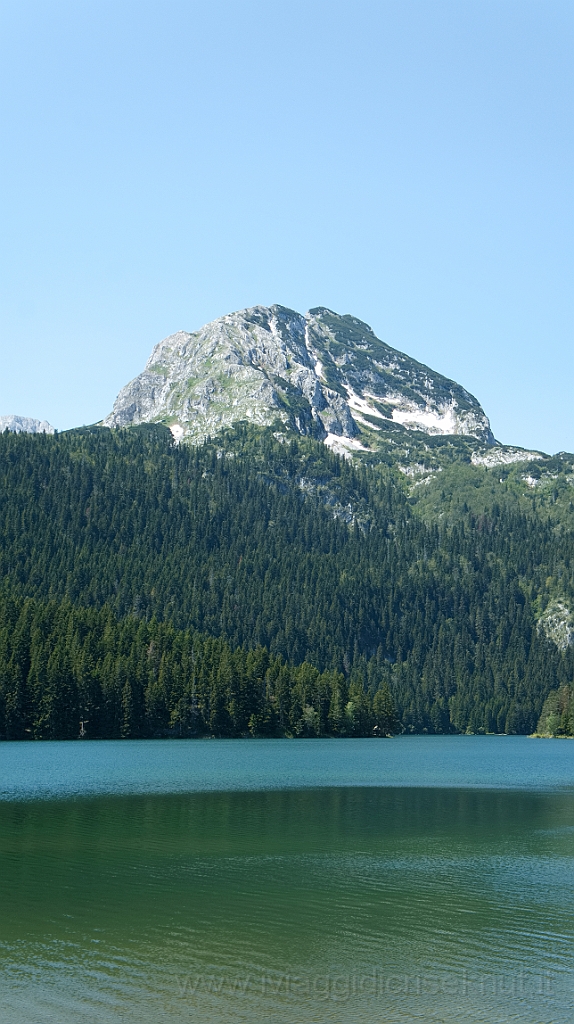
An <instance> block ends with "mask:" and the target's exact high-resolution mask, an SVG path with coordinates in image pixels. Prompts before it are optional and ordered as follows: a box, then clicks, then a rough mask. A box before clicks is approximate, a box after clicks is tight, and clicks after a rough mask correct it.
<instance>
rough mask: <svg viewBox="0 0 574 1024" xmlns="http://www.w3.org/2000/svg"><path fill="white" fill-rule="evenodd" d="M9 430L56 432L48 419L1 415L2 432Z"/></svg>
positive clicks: (25, 432) (0, 427) (27, 432)
mask: <svg viewBox="0 0 574 1024" xmlns="http://www.w3.org/2000/svg"><path fill="white" fill-rule="evenodd" d="M4 430H9V431H10V433H12V434H55V433H56V431H55V430H54V427H53V426H52V425H51V424H50V423H48V422H47V420H34V419H31V418H30V417H29V416H0V433H3V431H4Z"/></svg>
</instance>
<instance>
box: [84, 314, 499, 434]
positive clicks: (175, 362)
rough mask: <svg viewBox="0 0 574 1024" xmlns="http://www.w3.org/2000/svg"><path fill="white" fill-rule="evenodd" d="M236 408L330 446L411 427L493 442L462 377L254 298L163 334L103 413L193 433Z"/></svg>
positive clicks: (355, 330)
mask: <svg viewBox="0 0 574 1024" xmlns="http://www.w3.org/2000/svg"><path fill="white" fill-rule="evenodd" d="M241 420H247V421H250V422H252V423H255V424H258V425H260V426H271V425H275V426H276V427H278V428H279V429H288V430H291V431H296V432H297V433H299V434H307V435H312V436H313V437H316V438H318V439H319V440H322V441H324V442H325V443H326V444H327V445H328V446H329V447H331V448H332V449H333V450H335V451H337V452H339V453H344V452H352V451H356V452H360V451H362V452H367V453H368V452H376V451H379V450H381V449H385V448H388V446H389V444H390V445H391V446H394V447H395V448H396V447H397V446H398V447H399V448H400V447H401V445H402V446H403V447H404V444H405V441H406V440H407V438H408V435H409V434H410V433H414V434H416V435H417V436H420V435H423V436H424V435H426V436H428V437H437V436H439V437H440V436H465V437H467V438H471V439H474V441H475V442H480V446H479V447H481V448H488V447H489V446H493V445H495V443H496V442H495V439H494V437H493V435H492V431H491V429H490V423H489V421H488V418H487V416H486V414H485V412H484V410H483V409H482V407H481V405H480V404H479V402H478V401H477V400H476V398H474V397H473V395H471V394H470V393H469V392H468V391H466V390H465V389H464V388H463V387H461V386H460V385H459V384H456V383H455V382H454V381H452V380H449V379H448V378H447V377H443V376H442V375H441V374H440V373H436V372H435V371H434V370H431V369H430V368H429V367H428V366H424V365H423V364H422V363H419V362H417V361H416V360H415V359H411V358H410V357H409V356H407V355H404V354H403V353H402V352H399V351H397V349H394V348H391V347H390V346H389V345H387V344H385V342H383V341H380V340H379V339H378V338H377V337H376V335H375V334H374V333H373V331H372V329H371V328H370V327H369V326H368V324H365V323H363V321H362V320H358V319H357V318H356V317H353V316H340V315H339V314H337V313H333V312H332V311H331V310H329V309H325V308H323V307H318V308H316V309H311V310H309V312H308V313H306V314H305V315H302V314H300V313H296V312H295V311H294V310H291V309H287V308H285V307H284V306H278V305H274V306H270V307H265V306H254V307H253V308H252V309H244V310H241V311H240V312H238V313H230V314H229V315H227V316H222V317H220V318H219V319H217V320H214V321H213V322H212V323H209V324H207V325H206V326H205V327H202V328H201V330H199V331H195V332H194V333H191V334H189V333H187V332H185V331H179V332H178V333H177V334H173V335H171V336H170V337H168V338H165V339H164V341H161V342H160V343H159V345H156V347H155V348H154V350H153V352H152V354H151V356H150V358H149V360H148V362H147V364H146V367H145V369H144V371H143V373H141V374H140V375H139V376H138V377H136V378H135V380H133V381H131V383H129V384H128V385H127V386H126V387H124V388H123V389H122V391H121V392H120V394H119V395H118V397H117V399H116V402H115V404H114V407H113V410H112V412H111V413H110V415H109V416H107V417H106V419H105V420H104V421H103V422H104V424H105V425H106V426H108V427H125V426H131V425H134V424H138V423H163V424H165V425H166V426H169V428H170V429H171V431H172V433H173V435H174V437H175V438H176V439H177V440H182V439H184V438H185V439H188V440H190V441H196V442H197V441H201V440H203V439H204V438H205V437H208V436H213V435H215V434H217V433H218V432H219V431H220V430H221V429H222V428H225V427H229V426H232V425H233V424H234V423H237V422H238V421H241ZM474 447H475V448H476V447H477V446H476V445H475V446H474Z"/></svg>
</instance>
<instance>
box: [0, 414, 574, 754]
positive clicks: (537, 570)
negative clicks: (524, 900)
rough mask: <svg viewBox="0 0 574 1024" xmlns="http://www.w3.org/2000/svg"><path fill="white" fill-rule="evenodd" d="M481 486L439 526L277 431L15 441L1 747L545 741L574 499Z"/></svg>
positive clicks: (369, 471)
mask: <svg viewBox="0 0 574 1024" xmlns="http://www.w3.org/2000/svg"><path fill="white" fill-rule="evenodd" d="M453 472H454V473H455V477H454V479H455V483H456V473H457V472H460V480H461V493H466V491H469V493H470V491H473V489H474V494H475V495H476V494H478V490H477V487H476V483H477V481H479V482H482V484H483V486H482V489H481V490H480V500H478V499H477V500H476V501H475V507H473V500H474V499H472V500H471V498H469V500H468V501H467V500H465V501H464V502H459V503H458V504H457V503H456V502H454V499H453V497H452V493H451V492H452V489H453V488H452V483H453V476H452V473H453ZM469 472H470V468H469V467H466V466H463V467H461V468H460V470H456V468H455V469H453V471H452V472H451V474H450V476H449V475H448V474H447V473H445V474H444V479H445V486H449V487H450V488H451V490H450V491H449V492H448V493H446V492H445V491H444V489H443V493H442V500H443V509H444V511H442V512H438V513H436V510H435V509H433V508H432V507H431V505H432V502H431V497H432V496H433V495H434V498H432V500H433V501H434V500H435V498H437V495H436V488H435V490H434V491H433V490H432V488H427V490H426V492H425V496H424V500H422V501H420V502H417V500H416V499H415V498H413V496H412V492H409V489H408V487H407V486H406V485H405V482H404V477H403V478H401V474H399V473H398V472H397V471H396V470H395V469H393V468H392V467H389V466H385V465H374V466H366V465H360V464H354V463H353V464H351V463H349V462H348V461H346V460H344V459H340V458H338V457H336V456H334V455H333V454H332V453H330V452H329V451H328V450H327V449H326V448H325V447H324V446H323V445H322V444H320V443H319V442H316V441H314V440H312V439H310V438H301V437H294V438H293V439H292V440H291V441H286V440H285V438H276V437H275V436H274V435H273V432H272V431H271V430H259V431H258V430H256V429H254V428H247V427H245V428H243V427H239V428H238V429H237V430H235V431H233V432H229V433H228V434H226V435H225V436H222V437H220V438H218V439H215V440H214V441H213V442H209V443H206V444H205V445H203V446H201V447H188V446H179V447H178V446H175V445H174V444H173V442H172V439H171V434H170V433H169V431H168V430H166V429H165V428H161V427H140V428H131V429H129V430H113V431H110V430H105V429H98V428H93V429H87V428H86V429H84V430H77V431H70V432H68V433H66V434H62V435H59V436H58V435H57V436H53V437H52V436H48V435H24V434H20V435H16V434H8V433H5V434H3V435H1V436H0V572H1V578H2V581H3V582H2V592H1V594H0V736H3V737H5V738H25V737H56V738H57V737H62V738H67V737H70V738H71V737H74V736H77V735H78V731H79V722H80V720H85V721H87V725H86V727H85V728H86V731H87V734H88V735H89V736H93V737H96V736H154V735H172V734H173V735H180V734H181V735H199V734H212V735H248V734H254V735H283V734H288V735H372V734H373V732H374V731H375V730H376V732H378V733H379V734H382V733H387V732H392V731H395V730H407V731H413V732H421V731H428V732H461V731H462V732H516V733H528V732H532V731H533V729H534V728H535V726H536V723H537V722H538V719H539V717H540V714H541V711H542V706H543V703H544V700H545V698H546V697H547V695H548V693H549V692H550V691H551V690H553V689H556V688H557V687H560V686H565V685H568V684H570V683H572V680H573V679H574V658H573V653H572V647H571V646H570V647H568V646H564V647H563V648H561V647H560V646H558V645H557V644H555V643H553V642H551V641H550V640H548V639H547V638H546V636H545V635H544V633H543V631H541V630H540V628H539V627H538V619H539V616H540V614H541V613H542V612H543V610H544V607H545V606H546V604H548V602H549V601H551V600H552V599H553V598H554V597H556V596H557V595H558V596H561V595H562V596H566V597H567V598H568V599H571V597H572V595H573V594H574V573H573V559H572V553H573V550H574V549H573V533H572V524H571V522H570V519H571V518H572V512H571V503H570V508H568V507H567V506H564V505H563V506H560V507H561V509H562V512H561V514H560V516H558V517H557V514H556V511H555V509H548V510H547V509H546V508H545V507H544V506H543V505H542V506H541V505H540V501H539V504H538V507H536V502H535V499H533V502H532V503H530V504H529V503H528V502H525V501H524V500H522V499H520V500H519V498H518V497H517V496H516V494H515V493H514V492H513V491H512V489H511V488H510V489H509V488H508V487H507V486H503V484H502V481H501V483H500V485H499V484H498V481H496V486H495V485H494V483H493V480H494V478H493V476H492V474H488V473H487V471H486V470H480V471H477V473H478V476H477V475H476V474H475V475H474V476H473V478H472V486H471V485H470V484H469V478H468V473H469ZM465 474H466V475H465ZM448 481H450V482H448ZM433 486H434V485H433ZM454 489H455V490H456V487H455V488H454ZM465 489H466V490H465ZM485 496H486V497H485ZM437 500H439V499H438V498H437ZM455 506H456V507H455ZM564 509H565V510H566V511H564ZM376 732H375V734H376Z"/></svg>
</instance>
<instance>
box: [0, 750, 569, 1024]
mask: <svg viewBox="0 0 574 1024" xmlns="http://www.w3.org/2000/svg"><path fill="white" fill-rule="evenodd" d="M573 880H574V743H569V742H567V741H563V742H560V741H550V740H549V741H544V740H540V741H535V740H528V739H526V738H521V737H513V738H510V737H509V738H498V737H492V738H491V737H412V738H406V737H405V738H401V739H397V740H389V741H384V740H349V741H344V740H335V741H322V740H317V741H314V740H301V741H287V740H278V741H271V740H270V741H255V740H253V741H224V740H222V741H205V742H202V741H181V742H180V741H177V742H176V741H166V742H163V741H152V742H117V743H116V742H106V743H87V742H86V743H67V744H59V743H52V744H49V743H26V744H15V743H14V744H2V745H1V746H0V1021H2V1024H4V1022H7V1024H8V1022H9V1024H22V1022H26V1024H35V1022H38V1024H40V1022H41V1024H44V1022H54V1024H56V1022H57V1024H69V1022H70V1024H71V1022H86V1024H88V1022H90V1024H91V1022H94V1024H96V1022H97V1024H100V1022H101V1024H107V1022H130V1024H131V1022H134V1024H135V1022H142V1024H148V1022H149V1024H151V1022H165V1024H168V1022H169V1024H172V1022H176V1021H178V1022H179V1021H184V1022H185V1021H201V1022H207V1024H210V1022H223V1021H225V1022H228V1024H229V1022H233V1021H238V1022H243V1021H245V1022H248V1021H249V1022H252V1021H263V1020H265V1021H268V1020H271V1021H278V1022H286V1024H287V1022H289V1024H296V1022H301V1024H307V1022H322V1021H325V1022H337V1024H343V1022H365V1024H367V1022H368V1024H371V1022H373V1024H374V1022H397V1024H399V1022H400V1024H410V1022H415V1021H416V1022H419V1021H420V1022H426V1021H437V1022H438V1021H440V1022H449V1024H450V1022H469V1024H470V1022H479V1021H480V1022H483V1021H484V1022H488V1024H498V1022H507V1021H516V1022H525V1024H546V1022H548V1024H550V1022H553V1024H562V1022H564V1024H566V1022H567V1024H571V1021H572V1019H573V1018H574V1010H573V1008H574V884H573Z"/></svg>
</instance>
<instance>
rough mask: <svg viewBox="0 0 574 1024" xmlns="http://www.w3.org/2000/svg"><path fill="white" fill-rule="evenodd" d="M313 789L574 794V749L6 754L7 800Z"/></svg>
mask: <svg viewBox="0 0 574 1024" xmlns="http://www.w3.org/2000/svg"><path fill="white" fill-rule="evenodd" d="M308 786H311V787H317V786H470V787H473V788H478V787H483V788H496V789H517V788H519V789H552V790H554V789H557V788H560V787H572V786H574V742H573V743H569V742H568V741H567V740H564V741H559V742H557V741H556V740H531V739H527V738H525V737H524V736H409V737H407V736H404V737H400V738H397V739H393V740H376V739H361V740H177V741H176V740H141V741H137V742H126V741H125V740H124V741H118V740H107V741H106V740H104V741H101V742H85V743H69V742H68V743H65V742H62V743H3V744H0V800H20V799H28V798H31V797H33V798H46V797H49V798H53V797H70V796H88V795H95V794H104V793H108V794H113V793H115V794H120V793H126V794H127V793H132V794H135V793H142V794H143V793H189V792H200V791H204V790H217V791H221V790H252V789H255V790H263V789H300V788H302V787H308Z"/></svg>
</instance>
